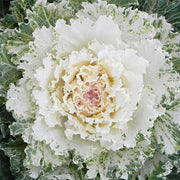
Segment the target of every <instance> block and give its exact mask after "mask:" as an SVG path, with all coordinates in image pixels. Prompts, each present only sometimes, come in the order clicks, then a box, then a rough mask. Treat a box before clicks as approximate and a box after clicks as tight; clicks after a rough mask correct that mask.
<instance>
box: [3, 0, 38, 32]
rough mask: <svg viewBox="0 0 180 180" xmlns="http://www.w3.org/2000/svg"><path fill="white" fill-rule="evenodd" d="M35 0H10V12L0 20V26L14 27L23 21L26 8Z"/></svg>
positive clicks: (29, 7)
mask: <svg viewBox="0 0 180 180" xmlns="http://www.w3.org/2000/svg"><path fill="white" fill-rule="evenodd" d="M35 2H36V0H13V1H11V6H10V12H11V14H7V15H6V16H5V17H4V19H1V20H0V26H5V27H7V28H11V29H13V28H15V27H17V24H18V23H21V22H25V17H26V10H27V9H31V8H32V6H33V5H34V3H35Z"/></svg>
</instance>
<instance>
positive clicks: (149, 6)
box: [138, 0, 180, 32]
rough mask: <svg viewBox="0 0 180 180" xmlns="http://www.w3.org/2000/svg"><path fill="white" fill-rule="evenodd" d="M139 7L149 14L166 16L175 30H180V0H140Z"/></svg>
mask: <svg viewBox="0 0 180 180" xmlns="http://www.w3.org/2000/svg"><path fill="white" fill-rule="evenodd" d="M138 2H139V6H138V9H139V10H141V11H145V12H147V13H149V14H152V13H155V14H158V15H159V16H164V17H165V18H166V20H167V22H169V23H171V24H172V25H173V27H174V29H175V31H178V32H180V1H179V0H173V1H170V0H138Z"/></svg>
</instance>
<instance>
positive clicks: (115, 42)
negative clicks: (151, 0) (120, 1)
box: [6, 1, 180, 179]
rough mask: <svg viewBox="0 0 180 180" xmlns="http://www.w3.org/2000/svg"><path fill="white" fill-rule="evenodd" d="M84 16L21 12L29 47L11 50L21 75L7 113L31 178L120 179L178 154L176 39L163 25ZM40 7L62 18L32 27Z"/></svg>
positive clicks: (132, 16) (102, 9) (121, 16)
mask: <svg viewBox="0 0 180 180" xmlns="http://www.w3.org/2000/svg"><path fill="white" fill-rule="evenodd" d="M82 6H83V8H82V9H81V10H79V11H78V12H77V13H75V14H74V16H72V14H73V9H71V8H70V7H69V6H68V4H67V3H65V2H64V1H63V2H62V3H56V4H55V3H54V4H47V3H46V2H44V1H42V2H40V1H38V2H37V3H36V4H35V6H34V11H33V9H32V11H30V10H29V11H28V12H27V14H28V18H29V23H30V24H31V25H32V27H36V28H34V30H33V33H32V36H33V38H32V40H31V41H29V43H27V44H26V45H20V46H19V47H18V48H17V47H12V46H11V47H10V48H9V51H10V52H11V53H13V54H17V56H18V57H19V60H18V61H17V62H16V64H17V66H18V69H20V70H22V72H23V75H22V78H21V79H19V81H18V82H17V83H16V84H11V85H10V88H9V90H8V93H7V102H6V108H7V109H8V110H9V111H11V112H12V113H13V116H14V117H15V119H16V122H14V123H13V124H12V125H11V127H10V129H11V133H12V135H18V134H22V138H23V140H24V142H26V143H27V147H26V149H25V154H26V158H25V160H24V166H25V167H26V168H27V169H28V172H29V175H30V176H31V177H32V178H38V177H41V175H42V174H43V173H44V174H46V177H47V178H48V179H53V178H55V177H56V178H59V179H63V178H64V179H68V178H70V179H73V178H75V177H74V176H73V175H72V174H73V173H72V172H71V171H72V170H71V168H70V167H71V166H72V165H74V166H75V165H76V166H77V167H78V168H77V171H80V170H83V169H85V168H86V170H85V173H84V174H85V176H84V177H83V178H84V179H85V178H88V179H93V178H97V177H99V178H100V179H106V178H107V179H108V178H115V177H116V178H125V179H127V178H128V177H130V175H132V174H133V173H134V172H136V171H137V170H138V169H139V168H141V167H142V165H143V164H144V162H145V161H146V160H147V159H148V158H152V157H153V156H154V154H155V150H156V148H157V147H161V152H162V153H167V154H172V153H175V152H176V151H177V149H178V148H179V145H178V136H176V133H178V128H179V110H177V109H176V106H175V105H176V104H178V102H179V90H180V87H179V84H178V83H180V82H179V74H178V73H176V71H175V70H173V67H172V62H171V59H172V58H173V57H177V56H179V54H178V51H177V48H178V46H176V45H177V44H178V42H179V40H180V36H179V34H178V33H173V32H171V30H172V27H171V25H170V24H168V23H167V22H166V21H165V19H164V18H163V17H160V18H158V17H157V16H156V15H148V14H147V13H144V12H140V11H138V10H132V9H126V10H125V9H124V8H121V7H119V8H118V7H116V6H115V5H112V4H107V2H105V1H98V2H97V3H93V4H89V3H83V4H82ZM38 7H41V8H46V11H48V12H50V13H49V14H50V15H51V11H53V12H54V11H58V12H59V13H60V14H61V17H60V18H58V19H57V21H56V22H55V23H54V25H52V23H50V24H49V25H47V26H42V27H41V26H40V25H39V27H38V26H35V24H38V23H39V24H40V20H37V19H35V18H34V17H35V15H36V13H37V11H36V9H38ZM47 14H48V13H47ZM50 15H49V16H50ZM48 18H49V19H48ZM46 20H47V22H48V21H50V20H51V19H50V17H47V19H46ZM171 42H172V43H171ZM172 44H173V45H172ZM173 48H174V49H173ZM169 49H171V51H168V50H169ZM173 103H174V104H173ZM175 103H176V104H175ZM160 144H161V146H160ZM71 164H72V165H71ZM50 171H52V172H53V174H51V175H48V173H50ZM149 171H150V170H149ZM142 175H143V173H141V176H142Z"/></svg>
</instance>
